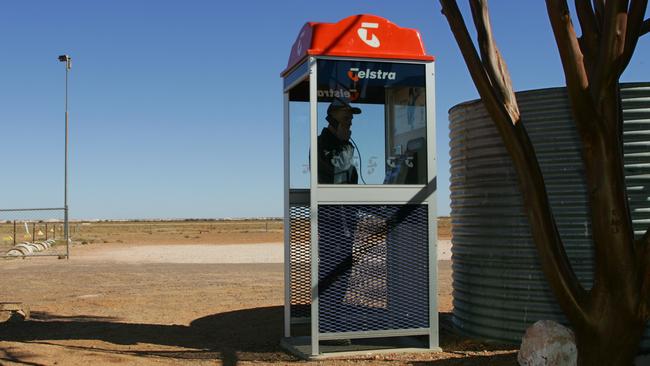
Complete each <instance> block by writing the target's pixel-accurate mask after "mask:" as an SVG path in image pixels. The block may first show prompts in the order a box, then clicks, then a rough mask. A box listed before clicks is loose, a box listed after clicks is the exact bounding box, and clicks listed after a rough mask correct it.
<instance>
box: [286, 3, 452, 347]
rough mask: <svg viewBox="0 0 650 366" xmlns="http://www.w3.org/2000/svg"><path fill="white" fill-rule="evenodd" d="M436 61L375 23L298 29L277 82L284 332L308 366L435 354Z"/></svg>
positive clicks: (413, 34)
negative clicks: (354, 357) (346, 357)
mask: <svg viewBox="0 0 650 366" xmlns="http://www.w3.org/2000/svg"><path fill="white" fill-rule="evenodd" d="M433 61H434V59H433V57H432V56H430V55H427V54H426V51H425V50H424V46H423V44H422V41H421V38H420V35H419V33H418V31H416V30H414V29H407V28H401V27H398V26H397V25H395V24H393V23H391V22H389V21H388V20H386V19H383V18H380V17H377V16H373V15H355V16H351V17H348V18H345V19H343V20H341V21H339V22H338V23H312V22H310V23H307V24H305V26H304V27H303V28H302V29H301V31H300V33H299V35H298V38H297V40H296V41H295V43H294V44H293V47H292V49H291V54H290V56H289V63H288V66H287V68H286V69H285V70H284V71H283V72H282V74H281V75H282V77H283V82H284V83H283V90H284V173H285V175H284V181H285V184H284V224H285V225H284V227H285V233H284V242H285V315H284V317H285V322H284V338H283V340H282V345H283V347H284V348H285V349H287V350H288V351H290V352H293V353H295V354H297V355H299V356H301V357H304V358H320V357H327V356H332V355H335V356H340V355H343V354H354V353H359V352H363V353H367V352H368V351H372V352H396V351H408V352H413V351H426V352H431V351H438V350H439V347H438V311H437V299H436V296H437V256H436V237H437V233H436V199H435V191H436V158H435V151H436V147H435V110H434V108H435V105H434V100H435V98H434V62H433Z"/></svg>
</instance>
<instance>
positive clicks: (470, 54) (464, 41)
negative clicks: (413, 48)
mask: <svg viewBox="0 0 650 366" xmlns="http://www.w3.org/2000/svg"><path fill="white" fill-rule="evenodd" d="M440 3H441V5H442V12H443V14H444V15H445V17H446V18H447V21H448V22H449V27H450V28H451V31H452V33H453V34H454V37H455V38H456V42H457V43H458V47H459V48H460V51H461V54H462V55H463V58H464V59H465V63H466V64H467V69H468V70H469V73H470V76H471V77H472V80H473V81H474V84H475V85H476V89H477V90H478V92H479V94H481V98H484V100H485V101H487V102H489V103H498V98H497V97H496V95H495V94H494V87H493V85H492V81H491V80H490V77H489V76H488V74H487V71H486V70H485V67H484V65H483V63H482V61H481V59H480V57H479V55H478V52H477V51H476V47H475V46H474V43H473V42H472V38H471V36H470V35H469V31H468V30H467V26H466V25H465V20H464V19H463V16H462V14H461V12H460V9H458V4H456V1H455V0H440ZM504 117H505V118H509V115H508V114H507V113H506V114H505V115H504V116H501V118H499V119H498V121H502V120H503V119H504ZM498 121H495V122H498ZM510 124H512V121H510Z"/></svg>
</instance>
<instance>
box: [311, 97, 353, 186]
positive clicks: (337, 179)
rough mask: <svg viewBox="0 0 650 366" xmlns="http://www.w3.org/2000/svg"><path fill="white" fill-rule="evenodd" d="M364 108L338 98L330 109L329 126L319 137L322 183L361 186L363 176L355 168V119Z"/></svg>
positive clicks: (319, 175) (331, 104)
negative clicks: (354, 116)
mask: <svg viewBox="0 0 650 366" xmlns="http://www.w3.org/2000/svg"><path fill="white" fill-rule="evenodd" d="M360 113H361V109H359V108H356V107H352V106H350V105H349V104H348V103H346V102H344V101H342V100H340V99H335V100H334V101H332V103H330V105H329V107H328V108H327V117H325V119H326V120H327V122H328V125H327V127H325V128H323V130H322V131H321V134H320V135H319V136H318V183H322V184H357V183H358V180H359V176H358V173H357V168H356V167H355V166H354V146H353V145H352V144H351V143H350V137H351V136H352V131H351V130H350V129H351V127H352V118H353V115H355V114H360Z"/></svg>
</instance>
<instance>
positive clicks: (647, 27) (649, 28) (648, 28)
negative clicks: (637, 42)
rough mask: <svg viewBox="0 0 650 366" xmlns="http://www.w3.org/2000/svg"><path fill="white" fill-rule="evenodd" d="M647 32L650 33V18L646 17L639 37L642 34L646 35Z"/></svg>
mask: <svg viewBox="0 0 650 366" xmlns="http://www.w3.org/2000/svg"><path fill="white" fill-rule="evenodd" d="M647 33H650V19H646V20H645V21H644V22H643V25H642V26H641V32H640V34H639V37H641V36H643V35H645V34H647Z"/></svg>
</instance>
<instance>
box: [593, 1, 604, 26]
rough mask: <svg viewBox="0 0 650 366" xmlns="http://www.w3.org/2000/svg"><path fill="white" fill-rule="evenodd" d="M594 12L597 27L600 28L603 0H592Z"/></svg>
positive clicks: (602, 15) (601, 24)
mask: <svg viewBox="0 0 650 366" xmlns="http://www.w3.org/2000/svg"><path fill="white" fill-rule="evenodd" d="M593 3H594V14H595V15H596V24H598V29H602V26H603V22H604V21H603V17H604V16H605V0H593Z"/></svg>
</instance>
